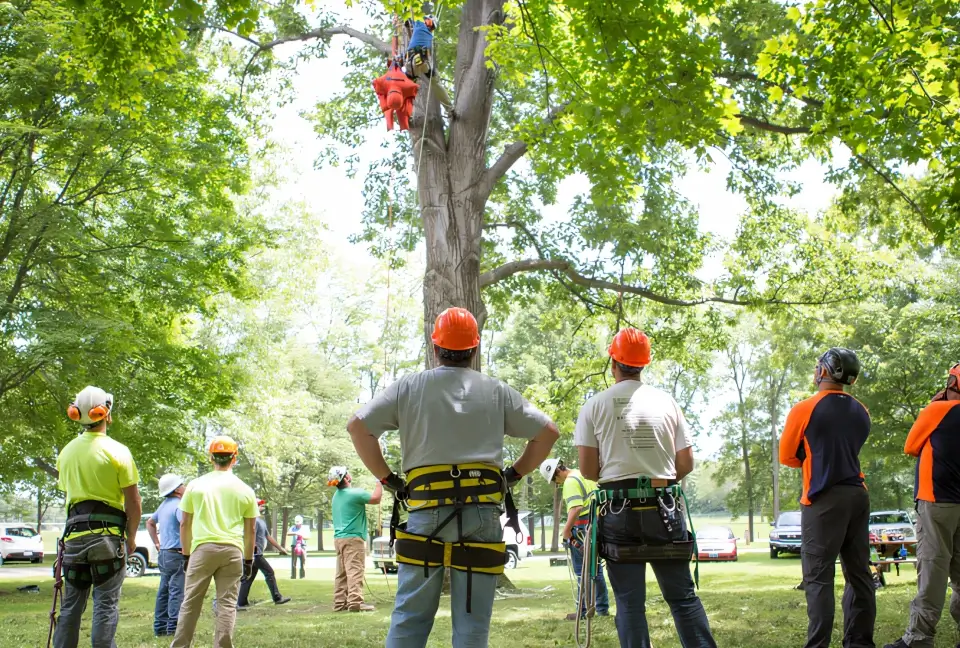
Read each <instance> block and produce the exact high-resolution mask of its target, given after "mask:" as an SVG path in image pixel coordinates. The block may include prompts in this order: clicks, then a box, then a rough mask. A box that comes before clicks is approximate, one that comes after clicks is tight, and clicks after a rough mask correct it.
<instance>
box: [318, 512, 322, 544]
mask: <svg viewBox="0 0 960 648" xmlns="http://www.w3.org/2000/svg"><path fill="white" fill-rule="evenodd" d="M317 551H323V509H317Z"/></svg>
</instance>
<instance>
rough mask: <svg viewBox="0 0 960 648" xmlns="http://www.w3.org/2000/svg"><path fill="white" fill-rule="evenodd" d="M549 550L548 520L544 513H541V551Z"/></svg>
mask: <svg viewBox="0 0 960 648" xmlns="http://www.w3.org/2000/svg"><path fill="white" fill-rule="evenodd" d="M546 550H547V522H546V520H544V517H543V514H542V513H541V514H540V551H546Z"/></svg>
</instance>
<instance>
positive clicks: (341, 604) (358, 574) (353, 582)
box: [333, 538, 366, 610]
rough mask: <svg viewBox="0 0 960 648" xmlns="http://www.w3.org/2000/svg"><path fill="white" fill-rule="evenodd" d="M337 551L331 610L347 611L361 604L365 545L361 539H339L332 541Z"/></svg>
mask: <svg viewBox="0 0 960 648" xmlns="http://www.w3.org/2000/svg"><path fill="white" fill-rule="evenodd" d="M333 546H334V547H335V548H336V550H337V576H336V579H335V581H334V584H335V588H334V591H333V609H334V610H349V609H351V608H357V607H359V606H360V605H362V604H363V569H364V561H365V560H366V543H365V542H364V541H363V538H339V539H337V540H334V541H333Z"/></svg>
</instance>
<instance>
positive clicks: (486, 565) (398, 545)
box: [390, 463, 520, 613]
mask: <svg viewBox="0 0 960 648" xmlns="http://www.w3.org/2000/svg"><path fill="white" fill-rule="evenodd" d="M470 504H474V505H480V504H496V505H500V504H504V505H505V506H506V510H507V520H508V521H507V526H510V527H511V528H513V529H514V530H515V531H516V532H517V533H518V534H519V533H520V521H519V514H518V512H517V508H516V506H515V505H514V502H513V496H512V495H511V493H510V491H509V489H507V488H506V480H505V479H504V478H503V471H501V470H500V469H499V468H497V467H496V466H492V465H490V464H483V463H464V464H440V465H434V466H424V467H422V468H414V469H413V470H411V471H409V472H408V473H407V492H406V495H405V497H396V496H395V497H394V503H393V515H392V516H391V519H390V544H391V546H393V547H394V548H395V551H396V560H397V562H398V563H403V564H407V565H416V566H420V567H423V573H424V576H429V574H430V569H431V568H436V567H450V568H452V569H456V570H458V571H462V572H466V574H467V613H470V611H471V601H472V590H473V587H472V585H473V574H474V573H481V574H493V575H499V574H502V573H503V571H504V566H505V565H506V562H507V545H506V543H504V542H474V541H468V540H466V539H465V538H464V537H463V509H464V507H465V506H467V505H470ZM404 506H405V507H406V508H407V509H408V510H411V511H422V510H426V509H431V508H438V507H441V506H452V507H453V509H454V510H453V511H452V512H451V513H450V514H449V515H448V516H447V517H446V518H444V519H443V520H442V521H441V522H440V524H438V525H437V527H436V528H435V529H434V530H433V532H432V533H430V534H429V535H421V534H417V533H410V532H408V531H407V530H406V523H404V524H400V509H401V507H404ZM454 519H456V521H457V540H455V541H453V542H445V541H443V540H438V539H437V534H438V533H440V531H441V530H443V529H444V527H446V526H447V525H448V524H450V522H452V521H453V520H454Z"/></svg>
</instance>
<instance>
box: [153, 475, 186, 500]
mask: <svg viewBox="0 0 960 648" xmlns="http://www.w3.org/2000/svg"><path fill="white" fill-rule="evenodd" d="M182 485H183V479H182V478H181V477H180V475H174V474H173V473H167V474H166V475H164V476H163V477H161V478H160V488H159V490H160V497H166V496H167V495H169V494H170V493H172V492H173V491H175V490H177V489H178V488H180V486H182Z"/></svg>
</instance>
